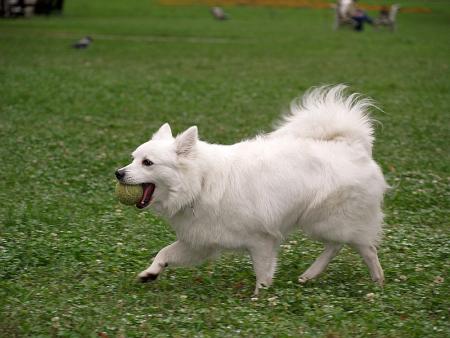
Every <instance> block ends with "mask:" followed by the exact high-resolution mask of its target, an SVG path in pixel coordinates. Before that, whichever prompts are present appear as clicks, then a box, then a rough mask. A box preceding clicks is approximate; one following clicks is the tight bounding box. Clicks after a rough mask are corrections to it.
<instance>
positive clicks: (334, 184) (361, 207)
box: [121, 85, 387, 293]
mask: <svg viewBox="0 0 450 338" xmlns="http://www.w3.org/2000/svg"><path fill="white" fill-rule="evenodd" d="M344 90H345V86H343V85H339V86H335V87H321V88H317V89H314V90H312V91H310V92H309V93H307V94H306V95H305V96H304V97H303V100H302V101H301V103H299V102H295V103H293V104H292V106H291V112H290V113H289V114H288V115H287V116H286V117H285V118H284V120H283V122H282V123H281V124H280V126H279V127H278V128H277V129H276V130H275V131H273V132H271V133H269V134H265V135H259V136H257V137H255V138H253V139H250V140H245V141H242V142H239V143H236V144H233V145H218V144H209V143H206V142H204V141H200V140H199V139H198V136H197V127H195V126H194V127H190V128H189V129H187V130H186V131H185V132H183V133H181V134H180V135H178V136H177V137H176V138H174V137H173V136H172V133H171V130H170V127H169V125H168V124H164V125H163V126H162V127H161V128H160V129H159V130H158V131H157V132H156V133H155V134H154V135H153V137H152V139H151V140H150V141H148V142H146V143H144V144H142V145H141V146H139V147H138V148H137V149H136V150H135V151H134V153H133V158H134V160H133V162H132V163H131V164H129V165H128V166H126V167H124V168H122V169H121V170H122V171H123V172H124V173H125V176H124V178H123V182H124V183H128V184H139V183H148V182H151V183H154V184H155V185H156V189H155V192H154V196H153V199H152V202H151V204H150V208H151V209H152V210H153V211H155V212H156V213H158V214H159V215H162V216H163V217H166V218H167V219H168V220H169V222H170V224H171V225H172V226H173V229H174V230H175V232H176V235H177V239H178V240H177V241H176V242H175V243H173V244H171V245H169V246H167V247H165V248H164V249H162V250H161V251H160V252H159V253H158V254H157V256H156V257H155V259H154V260H153V263H152V264H151V265H150V267H149V268H147V269H146V270H144V271H142V272H141V273H140V274H139V277H140V278H141V280H143V281H146V280H148V279H154V278H156V277H157V276H158V275H159V274H160V273H161V272H162V270H163V269H164V267H166V266H167V265H192V264H197V263H201V262H203V261H204V260H206V259H208V258H212V257H215V256H216V255H217V254H218V253H220V252H221V251H222V250H226V249H232V250H234V249H236V250H241V249H243V250H246V251H248V252H249V253H250V255H251V258H252V261H253V266H254V270H255V273H256V279H257V281H256V288H255V293H258V290H259V288H260V287H261V286H263V285H265V286H269V285H270V284H271V283H272V278H273V274H274V272H275V267H276V256H277V250H278V247H279V245H280V243H281V242H282V241H283V239H284V238H286V236H288V235H289V234H290V233H291V232H293V231H294V230H296V229H302V230H303V231H304V232H305V233H306V234H307V235H308V236H310V237H311V238H313V239H317V240H319V241H322V242H324V244H325V250H324V252H323V253H322V254H321V255H320V256H319V258H318V259H317V260H316V261H315V262H314V263H313V264H312V266H311V267H310V268H309V269H307V270H306V271H305V272H304V273H303V274H302V275H301V276H300V278H299V281H300V282H306V281H307V280H310V279H313V278H315V277H317V276H318V275H319V274H320V273H321V272H322V271H323V270H325V268H326V266H327V264H328V263H329V262H330V261H331V259H332V258H333V257H334V256H335V255H336V254H337V253H338V252H339V250H340V249H341V247H342V246H343V245H344V244H349V245H350V246H352V247H353V248H355V249H356V251H357V252H358V253H359V254H360V255H361V256H362V257H363V259H364V261H365V262H366V264H367V266H368V267H369V270H370V273H371V276H372V279H373V280H375V281H377V282H378V283H380V284H382V283H383V270H382V268H381V266H380V263H379V261H378V257H377V251H376V248H375V246H376V245H377V244H378V242H379V239H380V234H381V230H382V229H381V224H382V219H383V213H382V211H381V204H382V200H383V194H384V192H385V190H386V188H387V184H386V183H385V180H384V178H383V174H382V172H381V170H380V168H379V166H378V165H377V164H376V163H375V161H374V160H373V159H372V156H371V153H372V142H373V140H374V137H373V128H372V123H371V120H370V118H369V116H368V115H367V114H368V113H367V110H368V108H369V107H370V106H371V105H372V103H371V101H370V100H369V99H361V98H359V97H358V96H357V95H356V94H353V95H350V96H347V97H346V96H344V93H343V92H344ZM143 159H149V160H151V161H152V162H153V163H154V164H153V165H152V166H150V167H146V166H143V165H142V161H143Z"/></svg>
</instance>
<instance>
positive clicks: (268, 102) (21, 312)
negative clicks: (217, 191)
mask: <svg viewBox="0 0 450 338" xmlns="http://www.w3.org/2000/svg"><path fill="white" fill-rule="evenodd" d="M404 5H405V6H407V5H411V6H413V5H414V6H416V5H423V6H428V7H430V8H432V9H433V12H432V13H430V14H406V13H401V14H400V15H399V29H398V32H396V33H395V34H390V33H388V32H386V31H380V32H375V31H373V30H372V29H370V28H371V27H368V29H367V31H366V32H364V33H362V34H357V33H355V32H352V31H346V30H343V31H339V32H333V31H332V30H331V25H332V20H333V17H332V13H331V11H326V10H304V9H303V10H302V9H274V8H249V7H230V8H227V11H228V12H229V13H230V15H231V17H232V19H231V20H230V21H227V22H215V21H213V20H212V19H211V18H210V16H209V14H208V10H207V8H205V7H196V6H194V7H174V8H171V7H160V6H157V5H155V4H152V3H151V2H148V1H130V2H126V1H118V0H117V1H106V0H105V1H95V2H94V1H87V0H83V1H82V0H78V1H68V2H67V7H66V11H65V13H64V15H63V16H62V17H49V18H32V19H25V20H0V142H1V147H0V158H1V174H2V177H1V180H0V278H1V279H0V336H2V337H14V336H52V335H61V336H82V337H87V336H91V337H95V336H97V333H98V332H106V333H107V334H108V335H109V336H110V337H115V336H120V335H125V336H128V337H140V336H147V337H154V336H186V337H192V336H225V337H229V336H253V337H260V336H263V337H269V336H277V337H286V336H305V337H324V336H328V337H362V336H376V337H448V336H449V335H450V326H449V308H450V304H449V280H450V276H449V274H448V271H449V267H450V266H449V265H450V263H449V255H450V245H449V219H450V217H449V216H450V215H449V209H450V205H449V200H450V189H449V183H450V182H449V168H450V160H449V143H450V142H449V129H450V128H449V126H450V105H449V102H450V100H449V84H450V81H449V78H450V77H449V75H450V74H449V60H450V36H449V34H448V28H449V26H448V22H449V18H450V8H449V6H448V4H447V3H446V1H426V2H425V1H424V2H420V1H409V2H408V3H407V4H404ZM373 14H374V13H373ZM85 34H90V35H92V36H93V37H94V39H95V41H94V43H93V45H92V46H91V47H90V48H89V49H87V50H84V51H77V50H73V49H71V48H70V47H69V46H70V44H71V43H73V42H74V41H76V40H77V39H78V38H80V37H81V36H83V35H85ZM340 82H345V83H347V84H349V85H351V88H352V90H355V91H358V92H362V93H365V94H367V95H369V96H371V97H373V98H374V99H375V100H376V101H377V102H378V103H379V105H380V107H381V108H382V109H383V111H375V112H374V115H375V117H376V119H377V120H378V121H380V122H381V123H380V125H379V127H378V128H377V141H376V145H375V154H374V156H375V158H376V160H377V161H378V162H379V163H380V164H381V166H382V167H383V170H384V172H385V174H386V178H387V180H388V182H389V183H390V184H391V185H392V187H393V189H392V190H391V191H390V192H389V194H388V195H387V196H386V202H385V212H386V215H387V216H386V227H385V238H384V242H383V244H382V246H381V248H380V259H381V262H382V265H383V267H384V269H385V274H386V286H385V287H384V289H380V288H378V287H376V286H375V285H374V284H373V283H372V282H371V281H370V277H369V274H368V271H367V269H366V267H365V266H364V264H363V263H362V262H361V260H360V258H359V257H358V256H357V255H355V254H354V253H353V252H352V251H351V250H349V249H346V250H344V251H343V252H342V254H340V255H339V256H338V258H337V259H336V260H335V261H333V262H332V264H331V265H330V267H329V269H328V270H327V272H326V273H325V274H324V275H323V276H322V277H321V278H320V279H318V280H317V281H315V282H313V283H311V284H308V285H306V286H301V285H298V283H297V282H296V280H297V276H298V275H299V274H300V273H301V272H302V271H303V270H305V269H306V268H307V267H308V266H309V264H311V263H312V261H313V260H314V259H315V258H316V256H317V255H318V254H319V253H320V251H321V246H320V244H318V243H315V242H313V241H311V240H308V239H306V238H304V237H302V236H301V235H299V234H297V235H295V236H293V237H291V238H289V240H288V241H287V242H286V244H287V245H286V246H284V247H283V248H282V250H281V253H280V260H279V262H280V263H279V269H278V272H277V275H276V281H275V283H274V286H273V288H270V289H268V290H264V292H263V294H262V295H261V296H260V297H259V299H258V300H257V301H252V300H251V299H250V297H251V293H252V290H253V286H254V276H253V272H252V268H251V264H250V263H249V260H248V258H247V257H245V256H239V255H225V256H223V257H222V258H221V259H219V260H217V261H216V262H214V263H208V264H206V265H203V266H200V267H197V268H190V269H188V268H178V269H169V270H167V271H166V273H165V274H164V275H163V276H161V278H160V279H159V280H158V281H157V282H155V283H153V284H139V283H136V282H135V276H136V274H137V273H138V272H139V271H141V270H142V269H143V268H145V267H146V266H147V264H148V261H149V259H150V257H151V255H152V254H153V253H154V252H156V251H157V250H158V249H160V248H162V247H163V246H164V245H167V244H168V243H170V242H171V241H173V239H174V234H173V232H172V231H171V230H170V227H169V226H168V225H167V224H166V223H164V221H162V220H160V219H157V218H155V217H154V216H152V215H151V214H149V213H148V212H143V213H139V212H137V211H136V210H133V209H132V208H129V207H125V206H121V205H119V204H118V203H117V201H116V200H115V198H114V196H113V191H114V180H113V173H114V170H115V168H117V167H119V166H121V165H123V164H126V163H127V161H128V159H129V154H130V152H131V151H132V150H133V149H134V147H135V146H137V145H138V144H140V143H142V142H143V141H145V140H147V139H148V138H149V137H150V135H151V134H152V132H153V131H155V129H156V128H157V127H159V125H161V124H162V123H163V122H166V121H169V122H170V123H171V125H172V127H173V128H174V130H175V131H176V132H179V131H182V130H183V129H184V128H187V127H188V126H190V125H192V124H196V125H198V127H199V131H200V135H201V137H202V138H203V139H205V140H208V141H210V142H220V143H232V142H235V141H237V140H239V139H241V138H245V137H250V136H252V135H254V134H255V133H257V132H261V131H269V130H270V126H271V124H272V123H273V122H274V121H275V120H276V119H277V118H278V116H279V114H280V112H282V111H284V110H285V109H286V108H287V106H288V103H289V102H290V100H291V99H293V98H294V97H296V96H298V95H299V94H300V93H301V92H303V91H304V90H305V89H307V88H309V87H310V86H314V85H320V84H325V83H340ZM438 276H440V277H443V278H444V281H443V282H442V281H441V280H439V278H437V277H438ZM371 293H373V294H374V295H369V296H367V295H368V294H371ZM372 296H373V297H372Z"/></svg>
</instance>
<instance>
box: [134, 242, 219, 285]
mask: <svg viewBox="0 0 450 338" xmlns="http://www.w3.org/2000/svg"><path fill="white" fill-rule="evenodd" d="M216 253H217V251H216V250H214V249H208V248H204V249H203V250H200V249H198V248H195V249H194V248H192V247H191V246H189V245H187V244H186V243H183V242H181V241H176V242H174V243H172V244H170V245H168V246H166V247H165V248H163V249H162V250H161V251H159V252H158V254H157V255H156V257H155V259H154V260H153V262H152V264H151V265H150V266H149V267H148V268H147V269H145V270H144V271H142V272H141V273H140V274H139V275H138V278H139V280H140V281H141V282H148V281H151V280H155V279H156V278H157V277H158V275H159V274H160V273H161V272H162V271H163V270H164V268H165V267H167V266H168V265H175V266H177V265H178V266H189V265H195V264H200V263H202V262H203V261H205V260H206V259H208V258H210V257H212V256H214V255H215V254H216Z"/></svg>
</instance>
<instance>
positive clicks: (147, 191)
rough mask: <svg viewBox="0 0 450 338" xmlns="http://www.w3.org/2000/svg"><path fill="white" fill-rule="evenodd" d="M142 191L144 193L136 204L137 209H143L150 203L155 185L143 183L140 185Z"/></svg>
mask: <svg viewBox="0 0 450 338" xmlns="http://www.w3.org/2000/svg"><path fill="white" fill-rule="evenodd" d="M142 189H143V190H144V191H143V193H142V197H141V200H140V201H139V202H138V203H137V204H136V207H137V208H139V209H142V208H145V207H146V206H147V205H148V204H149V203H150V201H151V200H152V195H153V192H154V191H155V185H154V184H153V183H144V184H142Z"/></svg>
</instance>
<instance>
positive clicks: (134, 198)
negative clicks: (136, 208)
mask: <svg viewBox="0 0 450 338" xmlns="http://www.w3.org/2000/svg"><path fill="white" fill-rule="evenodd" d="M143 193H144V190H143V189H142V186H141V185H140V184H137V185H130V184H123V183H120V182H117V184H116V197H117V199H118V200H119V202H120V203H122V204H125V205H135V204H136V203H138V202H139V201H140V200H141V198H142V194H143Z"/></svg>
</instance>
